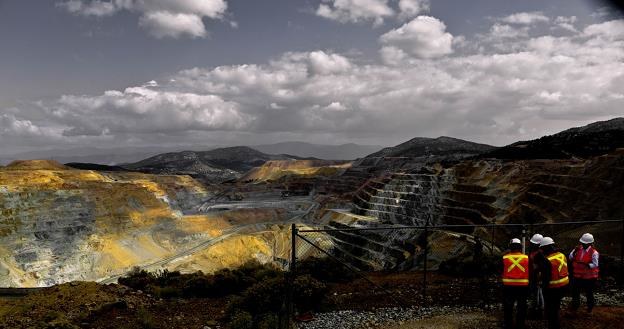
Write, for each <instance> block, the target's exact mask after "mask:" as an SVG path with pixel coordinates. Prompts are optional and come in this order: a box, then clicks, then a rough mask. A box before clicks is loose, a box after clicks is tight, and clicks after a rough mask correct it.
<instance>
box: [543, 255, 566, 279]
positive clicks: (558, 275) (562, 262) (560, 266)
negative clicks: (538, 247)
mask: <svg viewBox="0 0 624 329" xmlns="http://www.w3.org/2000/svg"><path fill="white" fill-rule="evenodd" d="M546 258H547V259H548V261H549V262H550V282H549V283H548V288H561V287H564V286H566V285H567V284H568V283H570V279H569V278H568V262H567V261H566V256H565V255H564V254H562V253H560V252H555V253H552V254H550V255H548V257H546Z"/></svg>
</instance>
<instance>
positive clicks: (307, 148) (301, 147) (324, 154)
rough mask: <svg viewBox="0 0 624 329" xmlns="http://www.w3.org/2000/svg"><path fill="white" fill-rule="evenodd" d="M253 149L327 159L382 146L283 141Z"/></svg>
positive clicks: (348, 157)
mask: <svg viewBox="0 0 624 329" xmlns="http://www.w3.org/2000/svg"><path fill="white" fill-rule="evenodd" d="M252 147H253V148H254V149H256V150H259V151H261V152H265V153H270V154H292V155H296V156H299V157H303V158H305V157H314V158H318V159H327V160H354V159H357V158H361V157H364V156H366V155H368V154H371V153H373V152H377V151H379V150H381V149H382V148H383V146H378V145H359V144H353V143H349V144H342V145H321V144H311V143H306V142H284V143H277V144H268V145H254V146H252Z"/></svg>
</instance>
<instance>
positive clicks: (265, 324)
mask: <svg viewBox="0 0 624 329" xmlns="http://www.w3.org/2000/svg"><path fill="white" fill-rule="evenodd" d="M277 327H278V318H277V316H275V314H267V315H264V316H262V317H261V318H260V321H258V329H275V328H277Z"/></svg>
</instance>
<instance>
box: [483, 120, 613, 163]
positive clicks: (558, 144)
mask: <svg viewBox="0 0 624 329" xmlns="http://www.w3.org/2000/svg"><path fill="white" fill-rule="evenodd" d="M617 148H624V118H615V119H611V120H608V121H599V122H595V123H592V124H589V125H587V126H583V127H576V128H571V129H568V130H564V131H562V132H560V133H557V134H554V135H550V136H544V137H541V138H538V139H535V140H531V141H523V142H516V143H513V144H511V145H508V146H505V147H501V148H498V149H496V150H493V151H491V152H488V153H486V154H484V155H482V156H483V157H491V158H500V159H569V158H573V157H580V158H587V157H591V156H596V155H602V154H606V153H609V152H612V151H614V150H615V149H617Z"/></svg>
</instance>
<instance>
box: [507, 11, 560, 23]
mask: <svg viewBox="0 0 624 329" xmlns="http://www.w3.org/2000/svg"><path fill="white" fill-rule="evenodd" d="M500 21H501V22H503V23H507V24H520V25H532V24H535V23H546V22H548V21H550V18H548V16H546V15H544V13H542V12H539V11H534V12H522V13H515V14H512V15H509V16H506V17H503V18H501V19H500Z"/></svg>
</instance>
